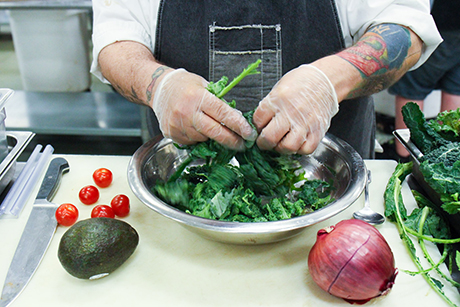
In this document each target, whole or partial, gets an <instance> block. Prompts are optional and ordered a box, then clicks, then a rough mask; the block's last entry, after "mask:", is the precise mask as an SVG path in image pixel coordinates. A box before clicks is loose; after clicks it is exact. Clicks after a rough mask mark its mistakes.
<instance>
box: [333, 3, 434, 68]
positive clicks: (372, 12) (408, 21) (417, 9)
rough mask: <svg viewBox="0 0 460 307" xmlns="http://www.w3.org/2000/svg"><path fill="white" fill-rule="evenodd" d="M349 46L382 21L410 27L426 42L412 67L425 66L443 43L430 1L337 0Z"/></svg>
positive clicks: (346, 41) (347, 45) (346, 43)
mask: <svg viewBox="0 0 460 307" xmlns="http://www.w3.org/2000/svg"><path fill="white" fill-rule="evenodd" d="M336 3H337V10H338V15H339V19H340V23H341V27H342V31H343V36H344V38H345V45H346V47H349V46H351V45H353V44H355V43H356V42H357V41H358V40H359V39H360V38H361V36H362V35H363V34H364V33H365V32H366V31H367V30H368V29H369V28H370V27H373V26H375V25H378V24H382V23H393V24H400V25H403V26H406V27H408V28H410V29H411V30H412V31H414V33H415V34H417V35H418V36H419V37H420V39H421V40H422V41H423V44H424V45H423V50H422V55H421V57H420V59H419V61H418V62H417V63H416V64H415V65H414V66H413V67H412V68H411V70H413V69H416V68H417V67H419V66H420V65H422V64H423V63H424V62H425V61H426V60H427V59H428V57H429V56H430V55H431V53H432V52H433V51H434V50H435V49H436V47H437V46H438V45H439V44H440V43H441V42H442V38H441V35H440V34H439V32H438V30H437V27H436V24H435V22H434V19H433V17H432V16H431V14H430V1H429V0H377V1H375V0H336Z"/></svg>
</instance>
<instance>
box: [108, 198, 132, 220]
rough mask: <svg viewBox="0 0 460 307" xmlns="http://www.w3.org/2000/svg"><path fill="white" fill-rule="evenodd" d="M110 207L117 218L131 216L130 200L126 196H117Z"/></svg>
mask: <svg viewBox="0 0 460 307" xmlns="http://www.w3.org/2000/svg"><path fill="white" fill-rule="evenodd" d="M110 206H112V209H113V211H114V212H115V215H116V216H119V217H125V216H127V215H128V214H129V209H130V206H129V198H128V196H126V195H123V194H119V195H117V196H115V197H114V198H113V199H112V201H111V202H110Z"/></svg>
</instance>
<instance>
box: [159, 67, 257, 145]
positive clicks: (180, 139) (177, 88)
mask: <svg viewBox="0 0 460 307" xmlns="http://www.w3.org/2000/svg"><path fill="white" fill-rule="evenodd" d="M207 85H208V82H207V81H206V80H205V79H204V78H202V77H200V76H198V75H196V74H193V73H189V72H187V71H186V70H185V69H176V70H175V71H173V72H170V73H168V74H167V75H166V76H165V77H164V78H163V80H161V82H160V84H159V85H158V88H157V89H156V91H155V96H154V99H153V104H152V108H153V111H154V112H155V114H156V116H157V118H158V121H159V124H160V129H161V131H162V133H163V135H164V136H165V137H168V138H171V139H172V140H174V141H175V142H177V143H179V144H183V145H191V144H195V143H197V142H204V141H206V140H207V139H208V138H211V139H213V140H215V141H217V142H218V143H221V144H222V145H224V146H226V147H228V148H231V149H236V150H243V149H244V140H249V141H254V140H255V139H256V137H257V132H256V131H255V130H254V129H253V128H252V127H251V126H250V125H249V123H248V121H247V120H246V119H245V118H244V117H243V115H242V114H241V112H240V111H239V110H236V109H234V108H232V107H230V106H229V105H228V104H226V103H225V102H224V101H222V100H220V99H219V98H217V97H216V96H214V95H213V94H211V93H210V92H209V91H208V90H207V89H206V86H207Z"/></svg>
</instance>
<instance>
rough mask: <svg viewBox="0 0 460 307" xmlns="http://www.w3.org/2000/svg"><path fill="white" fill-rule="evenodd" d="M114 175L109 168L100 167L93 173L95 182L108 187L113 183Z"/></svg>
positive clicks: (102, 186)
mask: <svg viewBox="0 0 460 307" xmlns="http://www.w3.org/2000/svg"><path fill="white" fill-rule="evenodd" d="M112 179H113V175H112V172H111V171H110V170H109V169H106V168H98V169H97V170H95V171H94V173H93V180H94V183H95V184H96V185H97V186H98V187H100V188H106V187H108V186H109V185H110V184H111V183H112Z"/></svg>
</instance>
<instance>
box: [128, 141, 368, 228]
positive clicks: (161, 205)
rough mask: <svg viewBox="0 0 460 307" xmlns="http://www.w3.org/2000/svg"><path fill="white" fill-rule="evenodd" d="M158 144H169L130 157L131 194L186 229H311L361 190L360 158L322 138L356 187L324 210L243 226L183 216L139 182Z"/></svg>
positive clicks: (150, 145)
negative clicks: (143, 168) (333, 151)
mask: <svg viewBox="0 0 460 307" xmlns="http://www.w3.org/2000/svg"><path fill="white" fill-rule="evenodd" d="M160 142H166V144H169V143H172V140H170V139H167V138H163V137H162V136H161V135H160V136H157V137H155V138H153V139H151V140H149V141H147V142H146V143H144V144H143V145H142V146H141V147H139V149H138V150H137V151H136V152H135V153H134V154H133V156H132V157H131V159H130V161H129V164H128V184H129V186H130V188H131V190H132V191H133V193H134V194H135V195H136V196H137V197H138V198H139V200H140V201H141V202H142V203H143V204H144V205H146V206H147V207H149V208H150V209H152V210H154V211H155V212H157V213H159V214H160V215H163V216H165V217H167V218H169V219H172V220H174V221H176V222H179V223H181V224H183V225H184V226H187V227H196V228H200V229H203V230H208V231H215V232H225V233H234V234H265V233H277V232H286V231H291V230H295V229H299V228H304V227H307V226H311V225H314V224H316V223H319V222H322V221H324V220H326V219H328V218H330V217H332V216H335V215H337V214H338V213H340V212H342V211H343V210H345V209H347V208H348V207H349V206H351V205H352V204H353V203H354V202H355V201H356V200H357V199H358V198H359V196H360V195H361V193H362V191H363V190H364V184H365V176H366V175H365V174H366V171H367V168H366V165H365V163H364V161H363V159H362V158H361V156H360V155H359V154H358V153H357V152H356V150H355V149H354V148H353V147H351V146H350V145H349V144H348V143H346V142H345V141H343V140H342V139H340V138H337V137H335V136H334V135H331V134H326V136H325V137H324V138H323V140H322V143H325V145H326V146H329V147H332V148H334V149H335V150H336V152H338V153H339V154H340V156H341V158H342V159H343V160H345V161H346V162H347V166H348V167H349V168H350V176H351V178H350V182H351V183H353V184H354V185H356V188H355V189H352V190H350V189H347V190H346V191H345V193H344V194H343V195H342V196H341V198H340V199H338V200H335V201H334V202H332V203H331V204H329V205H327V206H326V207H324V208H321V209H318V210H316V211H314V212H312V213H309V214H306V215H302V216H298V217H294V218H291V219H287V220H281V221H268V222H251V223H244V222H229V221H219V220H212V219H207V218H203V217H199V216H195V215H192V214H188V213H185V212H183V211H181V210H179V209H177V208H175V207H173V206H171V205H169V204H167V203H165V202H164V201H162V200H160V199H159V198H157V197H155V196H154V195H153V194H152V193H150V192H149V188H148V187H146V186H145V184H144V182H143V180H142V179H141V178H142V177H141V174H142V166H143V165H144V163H145V161H146V159H147V158H148V157H149V153H150V151H151V149H152V148H153V147H155V146H156V145H157V144H159V143H160ZM141 187H142V188H141Z"/></svg>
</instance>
